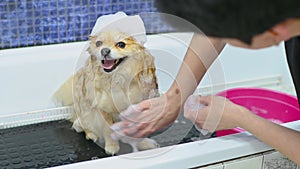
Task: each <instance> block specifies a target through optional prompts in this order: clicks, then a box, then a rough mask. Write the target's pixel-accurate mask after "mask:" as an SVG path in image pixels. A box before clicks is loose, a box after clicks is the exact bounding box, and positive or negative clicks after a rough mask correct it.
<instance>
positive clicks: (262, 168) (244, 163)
mask: <svg viewBox="0 0 300 169" xmlns="http://www.w3.org/2000/svg"><path fill="white" fill-rule="evenodd" d="M241 168H242V169H300V167H299V166H297V164H295V163H294V162H292V161H291V160H289V159H288V158H286V157H285V156H283V155H282V154H280V153H279V152H276V151H271V152H266V153H263V154H257V155H253V156H248V157H243V158H240V159H235V160H232V161H226V162H223V163H219V164H214V165H210V166H206V167H199V168H198V169H241Z"/></svg>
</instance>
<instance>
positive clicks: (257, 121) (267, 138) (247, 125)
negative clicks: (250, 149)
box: [238, 110, 300, 165]
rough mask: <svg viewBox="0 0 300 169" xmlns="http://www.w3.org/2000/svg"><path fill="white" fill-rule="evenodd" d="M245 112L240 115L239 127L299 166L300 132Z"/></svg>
mask: <svg viewBox="0 0 300 169" xmlns="http://www.w3.org/2000/svg"><path fill="white" fill-rule="evenodd" d="M247 111H248V110H244V113H242V114H241V116H240V119H239V122H238V123H239V127H242V128H244V129H245V130H247V131H249V132H250V133H252V134H253V135H254V136H256V137H257V138H258V139H260V140H261V141H263V142H264V143H266V144H268V145H269V146H271V147H273V148H274V149H276V150H277V151H279V152H280V153H282V154H283V155H285V156H286V157H288V158H289V159H290V160H292V161H294V162H295V163H297V164H298V165H300V148H299V146H300V132H298V131H295V130H292V129H289V128H286V127H283V126H281V125H278V124H275V123H272V122H270V121H268V120H265V119H263V118H261V117H259V116H256V115H255V114H253V113H251V112H249V111H248V112H247Z"/></svg>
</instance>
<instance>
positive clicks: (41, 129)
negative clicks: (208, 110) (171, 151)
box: [0, 117, 211, 169]
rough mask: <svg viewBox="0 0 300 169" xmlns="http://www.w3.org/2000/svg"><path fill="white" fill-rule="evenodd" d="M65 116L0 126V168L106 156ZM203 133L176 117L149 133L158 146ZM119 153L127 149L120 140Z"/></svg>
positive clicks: (78, 160) (56, 163)
mask: <svg viewBox="0 0 300 169" xmlns="http://www.w3.org/2000/svg"><path fill="white" fill-rule="evenodd" d="M71 126H72V124H71V123H70V122H69V121H66V120H60V121H52V122H46V123H39V124H33V125H27V126H22V127H15V128H10V129H2V130H0V168H1V169H6V168H7V169H8V168H26V169H27V168H46V167H53V166H58V165H64V164H70V163H76V162H81V161H87V160H93V159H99V158H105V157H110V155H107V154H106V153H105V151H104V149H102V148H101V147H100V146H98V145H97V144H95V143H94V142H93V141H91V140H86V139H85V135H84V133H76V132H75V131H74V130H73V129H71ZM199 135H200V137H201V138H202V139H203V138H210V137H211V135H207V136H203V135H201V133H199V132H198V131H197V130H196V129H195V128H194V127H193V125H192V123H191V122H189V121H187V120H186V119H184V118H182V117H179V118H178V119H177V120H176V122H175V123H174V124H173V125H171V126H170V127H169V128H168V129H166V130H164V131H161V132H157V133H155V134H154V135H152V136H151V138H153V139H155V140H156V141H157V142H158V143H159V144H160V146H161V147H163V146H169V145H175V144H182V143H186V142H191V141H194V140H197V139H198V138H199ZM120 146H121V149H120V152H119V154H126V153H131V148H130V146H129V145H127V144H123V143H121V144H120Z"/></svg>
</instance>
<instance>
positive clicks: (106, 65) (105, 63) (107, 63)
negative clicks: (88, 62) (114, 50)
mask: <svg viewBox="0 0 300 169" xmlns="http://www.w3.org/2000/svg"><path fill="white" fill-rule="evenodd" d="M102 63H103V64H102V65H103V67H104V68H105V69H111V68H112V67H113V66H114V64H115V60H103V62H102Z"/></svg>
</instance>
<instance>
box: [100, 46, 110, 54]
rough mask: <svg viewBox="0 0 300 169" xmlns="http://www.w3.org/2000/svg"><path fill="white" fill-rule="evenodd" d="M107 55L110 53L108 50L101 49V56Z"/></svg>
mask: <svg viewBox="0 0 300 169" xmlns="http://www.w3.org/2000/svg"><path fill="white" fill-rule="evenodd" d="M109 53H110V49H108V48H103V49H102V50H101V54H102V56H107V55H108V54H109Z"/></svg>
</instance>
